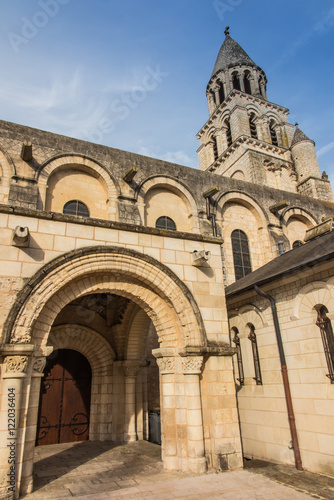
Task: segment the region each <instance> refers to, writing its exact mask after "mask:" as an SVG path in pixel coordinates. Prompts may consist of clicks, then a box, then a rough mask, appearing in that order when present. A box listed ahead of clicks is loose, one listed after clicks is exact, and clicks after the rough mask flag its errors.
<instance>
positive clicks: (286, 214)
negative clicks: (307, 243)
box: [280, 207, 318, 226]
mask: <svg viewBox="0 0 334 500" xmlns="http://www.w3.org/2000/svg"><path fill="white" fill-rule="evenodd" d="M293 216H296V217H303V218H304V219H306V220H307V221H308V222H309V224H310V226H316V225H317V224H318V221H317V220H316V219H315V217H314V216H313V215H312V214H311V212H309V211H308V210H306V209H305V208H300V207H289V208H286V209H285V210H283V212H282V214H281V217H280V223H281V224H282V225H286V223H287V221H288V220H289V218H290V217H293Z"/></svg>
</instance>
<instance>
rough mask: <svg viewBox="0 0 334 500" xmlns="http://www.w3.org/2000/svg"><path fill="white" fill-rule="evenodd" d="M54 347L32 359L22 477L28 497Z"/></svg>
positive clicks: (23, 488)
mask: <svg viewBox="0 0 334 500" xmlns="http://www.w3.org/2000/svg"><path fill="white" fill-rule="evenodd" d="M52 351H53V347H49V346H48V347H46V348H44V354H45V355H44V356H43V355H42V356H39V357H37V356H34V357H33V359H32V374H31V385H30V397H29V411H28V414H27V424H26V439H25V445H24V453H23V463H22V476H21V486H20V494H21V495H28V494H29V493H31V492H32V491H33V465H34V449H35V442H36V432H37V419H38V408H39V396H40V388H41V380H42V378H43V375H44V368H45V364H46V356H48V355H49V354H51V352H52Z"/></svg>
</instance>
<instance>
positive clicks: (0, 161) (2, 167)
mask: <svg viewBox="0 0 334 500" xmlns="http://www.w3.org/2000/svg"><path fill="white" fill-rule="evenodd" d="M15 175H16V169H15V165H14V162H13V160H12V159H11V157H10V156H9V155H8V154H7V153H6V152H5V151H3V150H2V149H1V148H0V203H7V202H8V195H9V186H10V180H11V178H12V177H13V176H15Z"/></svg>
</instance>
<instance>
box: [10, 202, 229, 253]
mask: <svg viewBox="0 0 334 500" xmlns="http://www.w3.org/2000/svg"><path fill="white" fill-rule="evenodd" d="M0 213H5V214H11V215H20V216H23V217H33V218H36V219H46V220H53V221H59V222H68V223H72V224H81V225H85V226H93V227H104V228H109V229H118V230H120V231H131V232H134V233H145V234H153V235H156V236H164V237H167V238H176V239H183V240H193V241H202V242H205V243H217V244H219V245H221V244H222V240H221V238H217V237H214V236H208V235H202V234H194V233H185V232H181V231H168V230H165V229H156V228H155V227H147V226H139V225H135V224H127V223H125V222H115V221H110V220H103V219H93V218H90V217H78V216H75V215H64V214H61V213H56V212H45V211H43V210H35V209H31V208H23V207H15V206H12V205H5V204H0Z"/></svg>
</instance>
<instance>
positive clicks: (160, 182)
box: [136, 175, 199, 233]
mask: <svg viewBox="0 0 334 500" xmlns="http://www.w3.org/2000/svg"><path fill="white" fill-rule="evenodd" d="M159 187H161V188H165V189H167V190H168V189H169V190H170V191H172V192H173V193H175V194H176V195H178V196H179V197H180V198H181V199H182V201H183V202H184V203H185V205H186V206H187V207H188V210H189V215H190V222H191V231H195V232H196V233H199V221H198V207H197V204H196V201H195V198H194V196H193V194H192V193H191V191H190V190H189V188H188V187H187V186H186V185H185V184H184V183H182V182H180V181H179V180H176V179H174V178H173V177H169V176H166V175H164V176H154V177H150V178H148V179H146V180H145V181H143V182H142V183H141V184H140V185H139V186H138V188H137V191H136V199H137V201H138V209H139V212H140V217H141V219H142V221H144V220H145V197H146V195H147V194H148V192H149V191H150V190H151V189H154V188H159Z"/></svg>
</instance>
